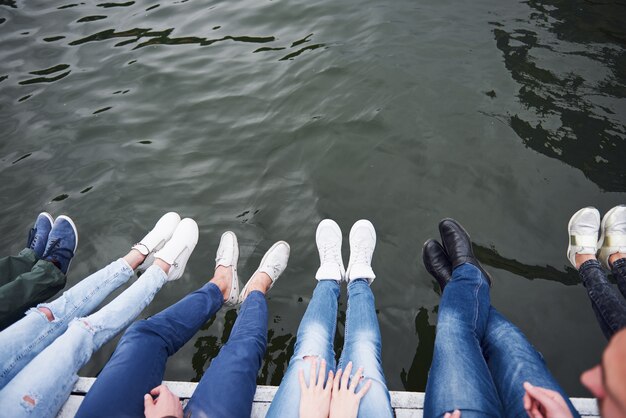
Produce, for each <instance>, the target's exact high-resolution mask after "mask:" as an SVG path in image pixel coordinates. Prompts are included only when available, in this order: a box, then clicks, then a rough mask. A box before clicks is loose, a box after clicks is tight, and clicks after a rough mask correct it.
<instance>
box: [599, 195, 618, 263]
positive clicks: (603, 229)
mask: <svg viewBox="0 0 626 418" xmlns="http://www.w3.org/2000/svg"><path fill="white" fill-rule="evenodd" d="M623 207H624V205H618V206H615V207H614V208H612V209H611V210H610V211H608V212H607V213H606V214H605V215H604V217H603V218H602V222H601V223H600V240H599V241H598V244H597V245H596V249H597V250H598V251H600V250H601V249H602V245H604V239H605V238H606V221H607V219H609V218H610V217H611V215H613V213H615V212H617V210H618V209H620V208H623ZM600 262H602V260H600ZM606 264H607V267H608V264H609V260H608V258H607V260H606Z"/></svg>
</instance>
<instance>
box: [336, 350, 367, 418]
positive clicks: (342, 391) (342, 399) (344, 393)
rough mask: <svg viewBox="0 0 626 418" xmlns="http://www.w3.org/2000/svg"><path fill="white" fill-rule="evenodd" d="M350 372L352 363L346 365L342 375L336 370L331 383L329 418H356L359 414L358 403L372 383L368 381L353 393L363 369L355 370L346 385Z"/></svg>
mask: <svg viewBox="0 0 626 418" xmlns="http://www.w3.org/2000/svg"><path fill="white" fill-rule="evenodd" d="M351 372H352V362H350V363H348V365H347V366H346V370H345V371H344V372H343V373H342V371H341V369H339V370H337V374H336V375H335V381H334V382H333V393H332V396H331V398H330V418H356V416H357V413H358V412H359V403H361V399H362V398H363V396H365V394H366V393H367V391H368V390H369V389H370V387H371V386H372V381H371V380H368V381H367V382H366V383H365V384H364V385H363V387H362V388H361V390H359V391H358V392H356V393H355V392H354V391H355V390H356V387H357V385H358V384H359V382H360V381H361V379H362V378H363V368H359V370H357V372H356V374H355V375H354V377H353V378H352V380H350V384H349V385H348V379H350V373H351ZM342 374H343V376H342Z"/></svg>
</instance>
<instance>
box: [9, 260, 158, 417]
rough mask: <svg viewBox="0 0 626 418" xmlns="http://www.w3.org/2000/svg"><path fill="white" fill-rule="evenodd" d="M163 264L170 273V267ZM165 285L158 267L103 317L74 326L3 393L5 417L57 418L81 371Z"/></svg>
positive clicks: (81, 320) (103, 311) (106, 309)
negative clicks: (93, 355) (92, 356)
mask: <svg viewBox="0 0 626 418" xmlns="http://www.w3.org/2000/svg"><path fill="white" fill-rule="evenodd" d="M158 261H159V260H157V262H158ZM157 262H155V264H156V263H157ZM163 264H164V266H165V268H166V269H167V270H169V265H167V264H165V263H163ZM166 280H167V273H166V272H165V271H164V270H163V268H162V267H159V265H153V266H152V267H150V268H148V270H146V272H145V273H144V274H143V275H142V276H141V277H140V278H139V279H138V280H137V281H136V282H135V283H133V284H132V285H131V286H130V287H129V288H128V289H126V290H125V291H124V292H123V293H122V294H120V295H119V296H118V297H117V298H115V299H114V300H113V301H111V302H110V303H109V304H107V305H106V306H105V307H103V308H102V309H100V310H99V311H98V312H96V313H94V314H92V315H89V316H87V317H85V318H77V319H75V320H74V321H72V323H71V324H70V326H69V327H68V330H67V331H66V332H65V333H64V334H63V335H61V336H60V337H59V338H57V339H56V340H55V341H54V342H53V343H52V344H50V345H49V346H48V347H47V348H45V349H44V350H43V351H42V352H41V353H40V354H39V355H38V356H37V357H35V358H34V359H33V360H32V361H31V362H30V363H28V365H26V367H24V368H23V369H22V370H21V371H20V372H19V373H18V374H17V375H16V376H15V377H14V378H13V379H12V380H11V381H10V382H9V383H8V384H7V385H6V386H5V387H4V388H3V389H2V390H1V391H0V405H2V406H3V412H4V413H6V414H7V416H11V417H16V418H17V417H38V418H45V417H54V416H55V415H56V414H57V413H58V411H59V410H60V408H61V406H63V403H64V402H65V401H66V400H67V398H68V396H69V395H70V393H71V390H72V387H73V384H74V383H75V381H76V380H77V378H78V377H77V375H76V373H77V372H78V370H79V369H80V368H81V367H83V366H84V365H85V364H86V363H87V361H89V359H90V358H91V355H92V354H93V352H95V351H96V350H98V349H99V348H100V347H101V346H102V345H103V344H105V343H106V342H108V341H109V340H110V339H111V338H113V337H114V336H115V335H116V334H117V333H118V332H119V331H121V330H122V329H123V328H124V327H126V326H127V325H128V324H129V323H130V322H132V321H133V320H134V319H135V317H136V316H137V315H139V313H141V311H142V310H143V309H144V308H145V307H146V306H147V305H148V303H150V301H152V299H153V297H154V295H155V294H156V292H157V291H158V290H159V289H160V288H161V287H162V286H163V284H165V282H166Z"/></svg>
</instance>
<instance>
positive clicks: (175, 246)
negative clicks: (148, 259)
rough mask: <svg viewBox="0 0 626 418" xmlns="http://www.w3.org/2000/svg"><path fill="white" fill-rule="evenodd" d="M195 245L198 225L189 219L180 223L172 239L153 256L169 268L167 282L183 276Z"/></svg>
mask: <svg viewBox="0 0 626 418" xmlns="http://www.w3.org/2000/svg"><path fill="white" fill-rule="evenodd" d="M197 243H198V224H196V221H194V220H193V219H190V218H185V219H183V220H182V221H180V223H179V224H178V226H177V227H176V230H175V231H174V234H173V235H172V238H170V240H169V241H167V243H166V244H165V246H164V247H163V248H162V249H161V250H159V251H157V252H156V253H155V254H154V258H160V259H161V260H163V261H165V262H166V263H167V264H169V265H170V266H171V267H170V271H169V273H168V274H167V280H168V281H172V280H176V279H179V278H180V276H182V275H183V272H184V271H185V266H186V265H187V260H189V257H190V256H191V253H192V252H193V249H194V248H196V244H197Z"/></svg>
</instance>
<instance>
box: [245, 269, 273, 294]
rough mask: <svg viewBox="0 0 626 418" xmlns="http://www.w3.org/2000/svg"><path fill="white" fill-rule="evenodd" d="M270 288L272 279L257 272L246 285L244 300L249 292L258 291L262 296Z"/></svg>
mask: <svg viewBox="0 0 626 418" xmlns="http://www.w3.org/2000/svg"><path fill="white" fill-rule="evenodd" d="M271 286H272V279H271V278H270V276H268V275H267V274H266V273H262V272H258V273H256V274H255V275H254V276H252V278H251V279H250V282H249V283H248V285H247V290H246V294H245V295H244V298H245V297H247V296H248V295H249V294H250V292H253V291H255V290H258V291H259V292H261V293H263V294H264V295H265V294H266V293H267V291H268V290H270V287H271Z"/></svg>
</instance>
